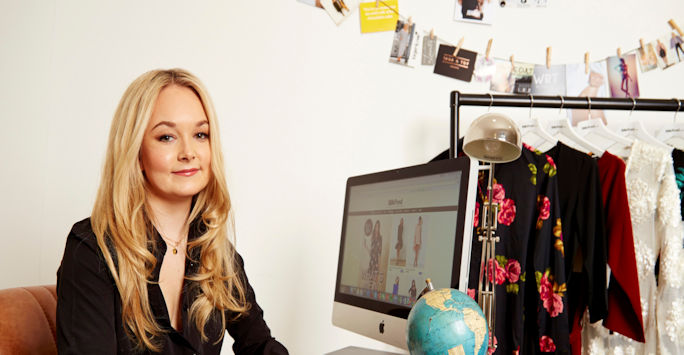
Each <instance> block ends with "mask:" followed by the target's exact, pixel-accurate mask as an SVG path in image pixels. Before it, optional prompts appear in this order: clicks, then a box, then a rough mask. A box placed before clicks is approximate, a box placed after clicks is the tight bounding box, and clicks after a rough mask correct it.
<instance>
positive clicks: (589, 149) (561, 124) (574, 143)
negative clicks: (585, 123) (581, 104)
mask: <svg viewBox="0 0 684 355" xmlns="http://www.w3.org/2000/svg"><path fill="white" fill-rule="evenodd" d="M558 97H559V98H560V100H561V106H560V110H559V111H558V112H559V113H562V112H563V106H564V105H565V100H564V99H563V96H561V95H558ZM548 132H549V133H551V134H552V135H554V136H555V137H556V138H557V139H558V140H559V141H561V142H563V144H565V145H567V146H569V147H571V148H574V149H576V150H579V151H581V152H584V153H593V154H594V155H596V156H599V157H600V156H601V155H603V152H604V151H605V149H601V147H599V146H596V145H595V144H592V143H591V142H589V141H588V140H586V139H584V138H582V137H581V136H580V135H578V134H577V132H575V130H574V129H573V128H572V124H571V123H570V117H568V116H567V115H565V117H561V118H557V119H555V120H550V121H549V125H548Z"/></svg>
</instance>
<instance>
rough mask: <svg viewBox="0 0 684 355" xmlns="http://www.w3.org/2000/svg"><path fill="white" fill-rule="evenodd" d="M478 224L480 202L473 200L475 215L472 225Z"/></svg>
mask: <svg viewBox="0 0 684 355" xmlns="http://www.w3.org/2000/svg"><path fill="white" fill-rule="evenodd" d="M478 225H480V203H479V202H477V201H475V217H474V218H473V227H474V228H477V226H478Z"/></svg>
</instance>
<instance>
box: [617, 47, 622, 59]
mask: <svg viewBox="0 0 684 355" xmlns="http://www.w3.org/2000/svg"><path fill="white" fill-rule="evenodd" d="M617 55H618V58H619V57H622V48H620V47H618V49H617Z"/></svg>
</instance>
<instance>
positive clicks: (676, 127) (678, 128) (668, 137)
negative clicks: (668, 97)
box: [656, 98, 684, 150]
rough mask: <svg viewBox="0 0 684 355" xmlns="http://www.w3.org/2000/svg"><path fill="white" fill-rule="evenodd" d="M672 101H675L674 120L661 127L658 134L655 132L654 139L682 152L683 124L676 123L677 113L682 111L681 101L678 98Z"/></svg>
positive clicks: (683, 142) (683, 147)
mask: <svg viewBox="0 0 684 355" xmlns="http://www.w3.org/2000/svg"><path fill="white" fill-rule="evenodd" d="M673 100H676V101H677V111H675V114H674V119H673V120H672V123H668V124H665V125H663V126H662V127H661V128H660V129H659V130H658V132H656V138H657V139H658V140H659V141H661V142H665V143H666V144H667V145H669V146H672V147H675V148H677V149H679V150H684V123H677V113H679V110H681V109H682V101H680V100H679V99H678V98H674V99H673Z"/></svg>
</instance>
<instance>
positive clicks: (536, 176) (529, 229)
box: [468, 147, 570, 354]
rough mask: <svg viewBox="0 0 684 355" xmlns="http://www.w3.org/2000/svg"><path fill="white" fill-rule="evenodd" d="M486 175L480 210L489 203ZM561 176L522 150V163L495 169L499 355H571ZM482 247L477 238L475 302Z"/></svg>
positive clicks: (493, 263) (548, 161) (548, 162)
mask: <svg viewBox="0 0 684 355" xmlns="http://www.w3.org/2000/svg"><path fill="white" fill-rule="evenodd" d="M487 173H488V172H480V176H479V178H478V180H479V181H478V198H477V203H476V204H477V206H476V207H477V208H476V211H478V212H477V213H476V218H475V221H474V228H475V231H474V232H475V235H478V234H480V233H481V226H480V224H481V221H480V220H479V219H480V218H479V210H480V206H482V204H483V202H484V201H486V199H487ZM556 173H557V169H556V164H555V163H554V161H553V159H552V158H551V157H550V156H548V155H544V154H542V153H540V152H534V151H532V150H531V149H530V148H529V147H524V148H523V150H522V154H521V156H520V158H518V159H517V160H515V161H512V162H510V163H505V164H497V165H496V168H495V174H494V175H495V176H494V181H493V189H492V200H493V202H496V203H498V204H499V212H498V214H497V216H496V218H497V221H498V229H497V233H496V234H497V236H499V237H500V241H499V242H498V243H497V245H496V260H490V261H489V263H488V267H489V268H490V270H492V271H493V270H494V268H495V269H496V285H497V287H496V329H495V334H494V339H495V340H494V341H495V343H496V344H497V349H496V352H495V353H496V354H518V353H520V354H535V353H543V352H555V353H559V354H563V353H569V351H570V350H569V334H568V315H567V306H568V305H567V298H566V294H567V286H566V280H565V261H564V246H563V234H562V226H561V218H560V217H561V214H560V207H559V198H558V186H557V184H558V182H557V177H556ZM481 251H482V243H481V242H480V241H478V238H477V237H473V244H472V254H471V263H470V278H469V283H468V288H469V289H468V293H469V294H470V295H471V297H474V298H475V299H477V296H476V293H477V288H478V277H479V272H480V255H481Z"/></svg>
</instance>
